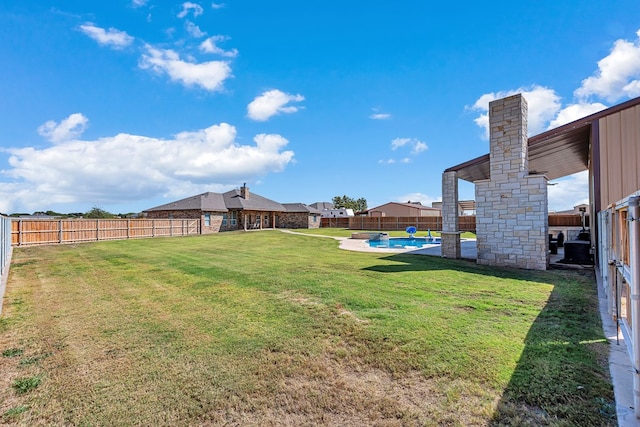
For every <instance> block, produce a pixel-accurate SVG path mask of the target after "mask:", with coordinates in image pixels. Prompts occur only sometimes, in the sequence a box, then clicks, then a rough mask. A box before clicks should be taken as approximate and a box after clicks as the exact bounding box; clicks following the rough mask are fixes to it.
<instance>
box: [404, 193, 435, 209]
mask: <svg viewBox="0 0 640 427" xmlns="http://www.w3.org/2000/svg"><path fill="white" fill-rule="evenodd" d="M441 200H442V197H440V196H438V197H432V196H429V195H428V194H422V193H409V194H405V195H402V196H398V197H396V198H395V201H396V202H398V203H407V202H420V203H422V205H423V206H429V207H430V206H431V203H433V202H440V201H441Z"/></svg>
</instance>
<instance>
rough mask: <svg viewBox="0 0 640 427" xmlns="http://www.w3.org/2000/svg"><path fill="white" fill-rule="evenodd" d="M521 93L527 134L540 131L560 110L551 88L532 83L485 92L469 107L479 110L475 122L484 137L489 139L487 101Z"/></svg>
mask: <svg viewBox="0 0 640 427" xmlns="http://www.w3.org/2000/svg"><path fill="white" fill-rule="evenodd" d="M518 93H521V94H522V95H523V96H524V98H525V99H526V100H527V105H528V117H529V118H528V122H527V126H528V128H527V130H528V133H529V135H536V134H538V133H540V132H542V131H543V130H544V129H545V128H546V125H547V123H548V122H549V121H550V120H551V119H553V118H554V117H555V115H556V114H557V113H558V111H560V106H561V104H560V97H559V96H558V95H557V94H556V92H555V91H554V90H553V89H549V88H546V87H542V86H537V85H534V86H532V87H530V88H519V89H516V90H509V91H501V92H497V93H493V92H492V93H486V94H484V95H482V96H481V97H480V98H478V100H477V101H476V102H475V104H473V106H472V107H470V108H471V109H472V110H475V111H481V112H482V114H481V115H480V116H479V117H477V118H476V119H475V120H474V121H475V123H476V124H477V125H478V126H480V127H481V128H483V129H484V137H485V138H486V139H489V115H488V110H489V102H491V101H494V100H496V99H501V98H504V97H507V96H511V95H515V94H518Z"/></svg>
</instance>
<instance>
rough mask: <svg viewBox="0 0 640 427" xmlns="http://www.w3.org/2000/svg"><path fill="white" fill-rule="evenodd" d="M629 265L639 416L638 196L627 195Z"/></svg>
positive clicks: (639, 412) (637, 412)
mask: <svg viewBox="0 0 640 427" xmlns="http://www.w3.org/2000/svg"><path fill="white" fill-rule="evenodd" d="M628 218H629V266H630V267H631V283H630V285H631V319H632V321H633V325H632V327H631V334H632V345H633V368H634V369H633V371H634V372H633V403H634V405H633V407H634V408H635V409H634V410H635V415H636V418H640V322H638V319H640V317H638V316H640V222H639V221H640V196H632V197H629V217H628Z"/></svg>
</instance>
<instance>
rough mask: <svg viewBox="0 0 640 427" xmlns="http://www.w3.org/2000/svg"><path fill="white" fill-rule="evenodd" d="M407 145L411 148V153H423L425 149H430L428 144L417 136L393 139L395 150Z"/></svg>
mask: <svg viewBox="0 0 640 427" xmlns="http://www.w3.org/2000/svg"><path fill="white" fill-rule="evenodd" d="M405 146H409V147H410V148H411V154H418V153H422V152H423V151H427V150H428V149H429V147H428V146H427V144H425V143H424V142H422V141H420V140H419V139H417V138H396V139H394V140H393V141H391V149H392V150H393V151H395V150H397V149H398V148H400V147H405Z"/></svg>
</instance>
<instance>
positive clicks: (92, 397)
mask: <svg viewBox="0 0 640 427" xmlns="http://www.w3.org/2000/svg"><path fill="white" fill-rule="evenodd" d="M320 234H323V233H320ZM337 246H338V244H337V242H336V241H335V240H331V239H318V238H315V237H313V236H300V235H291V234H285V233H281V232H278V231H263V232H249V233H243V232H238V233H235V232H234V233H221V234H216V235H210V236H197V237H186V238H166V239H145V240H130V241H112V242H100V243H89V244H82V245H65V246H48V247H33V248H19V249H16V250H15V251H14V255H13V263H12V266H11V271H10V277H9V282H8V287H7V294H6V296H5V303H4V304H5V305H4V311H3V314H2V317H0V351H2V357H0V422H4V423H8V424H14V425H62V424H65V425H109V426H112V425H243V426H244V425H248V426H268V425H273V426H287V425H290V426H305V425H308V426H315V425H332V426H334V425H335V426H373V425H379V426H396V425H397V426H414V425H416V426H417V425H426V426H442V425H452V426H455V425H460V426H468V425H566V426H569V425H576V426H587V425H589V426H591V425H603V426H608V425H611V426H613V425H615V414H614V413H613V412H612V410H613V409H612V408H614V405H613V392H612V387H611V385H610V383H609V381H608V374H607V369H606V356H607V352H608V344H607V341H606V340H605V338H604V336H603V333H602V330H601V327H600V322H599V317H598V310H597V292H596V288H595V283H594V279H593V276H592V274H588V273H584V272H582V273H581V272H575V271H549V272H531V271H523V270H509V269H498V268H484V267H481V266H477V265H475V264H474V263H471V262H468V261H455V260H447V259H442V258H438V257H428V256H420V255H404V254H393V255H389V254H375V253H357V252H348V251H341V250H339V249H338V248H337Z"/></svg>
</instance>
